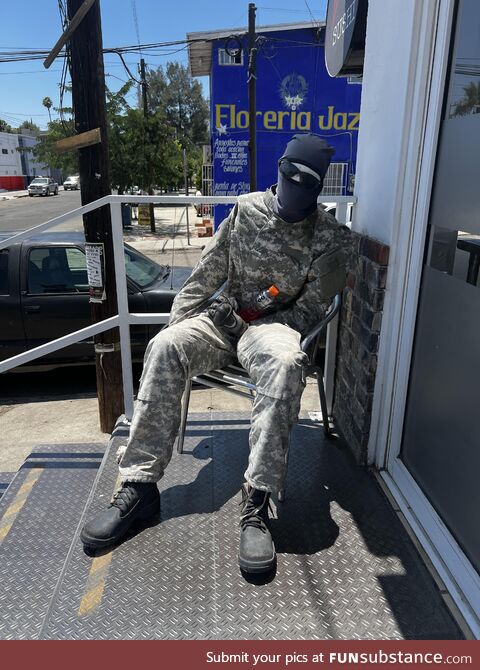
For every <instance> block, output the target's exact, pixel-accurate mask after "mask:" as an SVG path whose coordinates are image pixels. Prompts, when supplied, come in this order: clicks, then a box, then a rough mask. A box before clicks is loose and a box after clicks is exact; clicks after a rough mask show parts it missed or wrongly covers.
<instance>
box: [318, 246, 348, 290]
mask: <svg viewBox="0 0 480 670" xmlns="http://www.w3.org/2000/svg"><path fill="white" fill-rule="evenodd" d="M315 270H316V273H317V277H318V284H319V289H320V295H321V296H322V298H325V299H327V298H333V296H335V295H337V293H340V292H341V291H343V289H344V288H345V283H346V280H347V269H346V259H345V254H344V252H343V250H342V249H334V250H333V251H328V252H327V253H326V254H322V255H321V256H320V258H318V259H317V260H316V261H315Z"/></svg>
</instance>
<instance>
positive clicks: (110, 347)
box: [67, 0, 124, 433]
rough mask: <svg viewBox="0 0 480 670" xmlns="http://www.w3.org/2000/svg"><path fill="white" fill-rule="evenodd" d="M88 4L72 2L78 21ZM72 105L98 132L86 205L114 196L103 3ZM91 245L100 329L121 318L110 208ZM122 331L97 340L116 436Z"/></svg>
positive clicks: (87, 221)
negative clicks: (99, 288)
mask: <svg viewBox="0 0 480 670" xmlns="http://www.w3.org/2000/svg"><path fill="white" fill-rule="evenodd" d="M82 4H83V0H68V5H67V6H68V17H69V19H72V18H73V16H74V15H75V14H76V12H77V10H78V9H79V8H80V6H81V5H82ZM70 51H71V75H72V102H73V110H74V114H75V130H76V132H77V133H84V132H87V131H89V130H94V129H96V128H98V129H99V130H100V142H99V143H97V144H94V145H93V146H87V147H84V148H81V149H79V172H80V185H81V196H82V205H87V204H88V203H90V202H92V201H93V200H98V198H102V197H103V196H106V195H110V192H111V191H110V163H109V156H108V136H107V112H106V101H105V78H104V69H103V53H102V28H101V19H100V3H99V2H95V3H94V4H93V5H92V6H91V8H90V9H89V10H88V13H87V14H86V16H85V18H84V19H83V21H82V22H81V23H80V25H79V26H78V27H77V29H76V30H75V32H74V33H73V34H72V36H71V37H70ZM83 225H84V229H85V238H86V241H87V243H97V244H103V256H104V261H105V262H104V278H103V279H104V281H103V284H104V287H105V300H102V301H101V302H92V303H91V310H92V320H93V322H94V323H96V322H98V321H102V320H103V319H107V318H109V317H111V316H115V315H116V314H117V311H118V310H117V294H116V285H115V274H114V260H113V241H112V223H111V218H110V207H109V206H105V207H102V208H101V209H96V210H95V211H93V212H89V213H88V214H84V215H83ZM119 339H120V338H119V332H118V328H115V329H112V330H109V331H107V332H104V333H100V334H99V335H97V336H96V337H95V361H96V372H97V393H98V403H99V413H100V427H101V430H102V431H103V432H107V433H110V432H112V430H113V427H114V425H115V422H116V420H117V419H118V417H119V416H120V415H121V414H122V413H123V410H124V405H123V383H122V362H121V358H120V346H119Z"/></svg>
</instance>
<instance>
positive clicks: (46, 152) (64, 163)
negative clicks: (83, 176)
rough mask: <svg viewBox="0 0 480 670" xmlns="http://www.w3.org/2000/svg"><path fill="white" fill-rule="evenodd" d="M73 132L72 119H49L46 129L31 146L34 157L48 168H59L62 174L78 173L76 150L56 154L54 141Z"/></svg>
mask: <svg viewBox="0 0 480 670" xmlns="http://www.w3.org/2000/svg"><path fill="white" fill-rule="evenodd" d="M74 134H75V127H74V123H73V119H68V120H65V121H61V120H59V119H56V120H54V121H49V123H48V130H47V132H46V133H44V134H42V135H40V137H39V142H38V144H37V145H36V146H34V147H33V148H32V153H33V155H34V156H35V158H36V159H37V160H38V161H39V162H40V163H43V164H44V165H47V166H48V167H50V168H59V169H60V170H62V172H63V174H64V175H69V174H78V154H77V152H76V151H67V152H66V153H64V154H57V152H56V151H55V142H57V141H58V140H63V139H64V138H65V137H70V135H74Z"/></svg>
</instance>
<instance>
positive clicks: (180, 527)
mask: <svg viewBox="0 0 480 670" xmlns="http://www.w3.org/2000/svg"><path fill="white" fill-rule="evenodd" d="M248 427H249V420H248V415H246V414H244V415H242V414H239V413H234V414H233V413H232V414H229V413H219V412H215V414H214V415H213V416H211V415H207V414H194V415H191V416H190V417H189V423H188V427H187V435H186V442H185V453H184V454H182V455H177V454H176V455H175V456H174V457H173V459H172V463H171V464H170V467H169V468H168V470H167V473H166V475H165V477H164V478H163V479H162V481H161V482H160V483H159V487H160V489H161V493H162V514H161V522H160V523H159V524H157V525H155V526H151V527H149V528H146V529H145V530H143V531H142V532H141V533H139V534H137V535H135V536H132V537H130V538H128V539H127V540H126V541H124V542H123V543H122V544H121V545H119V546H118V547H116V548H115V549H114V550H113V551H109V552H104V553H103V554H98V555H97V556H93V557H92V556H88V555H87V554H85V552H84V551H83V547H82V545H81V542H80V540H79V539H78V530H79V526H80V525H81V523H82V519H83V518H85V516H90V515H91V514H95V512H96V511H97V510H100V509H101V508H103V507H104V506H105V504H106V502H107V501H108V500H109V498H110V496H111V494H112V492H113V490H114V487H115V482H116V479H117V469H116V464H115V458H114V451H115V448H116V444H115V442H116V441H118V438H116V439H115V440H113V441H112V443H111V445H110V447H109V450H108V453H107V455H106V457H105V459H104V462H103V465H102V467H101V469H100V471H99V473H98V478H97V481H96V484H95V495H94V496H93V497H91V498H90V499H89V500H87V499H88V491H89V487H90V486H91V484H92V478H93V477H92V476H95V470H90V471H87V470H79V471H77V472H75V473H74V471H73V470H67V469H64V470H56V471H54V470H49V471H48V474H55V475H56V476H57V477H59V479H58V480H57V483H56V484H55V485H53V483H50V485H49V483H48V482H47V479H46V474H47V472H46V471H45V472H44V473H42V475H41V478H40V479H39V480H38V484H36V485H35V487H34V493H33V494H32V496H33V495H34V498H35V500H36V502H35V501H34V500H33V499H32V500H30V499H28V500H27V502H26V503H25V507H24V509H23V510H22V511H21V513H20V514H22V515H25V522H24V523H22V524H20V526H21V528H20V529H19V533H20V535H18V537H16V535H15V533H14V532H13V531H14V530H15V525H16V524H17V523H19V522H20V521H21V518H20V517H19V518H18V519H17V521H16V522H15V524H14V525H13V527H12V530H11V531H10V532H11V535H10V534H9V535H8V536H7V538H6V540H5V542H6V541H7V540H9V541H10V542H11V543H12V544H13V543H14V542H16V543H17V552H19V550H18V545H19V543H20V542H22V543H25V546H24V547H23V553H22V552H19V553H21V556H20V558H22V557H23V560H24V564H22V565H21V566H20V567H18V568H17V569H16V572H15V576H14V577H12V576H10V577H8V575H9V574H10V572H9V571H12V569H13V563H14V561H15V550H14V549H13V550H11V549H10V550H8V551H7V549H9V548H8V547H7V546H6V545H5V542H4V544H2V545H0V578H1V581H2V587H1V592H0V594H2V595H0V637H3V638H11V637H36V638H37V637H38V638H47V639H65V638H68V639H404V638H405V639H457V638H461V637H462V635H461V633H460V631H459V629H458V628H457V626H456V624H455V622H454V620H453V619H452V617H451V615H450V613H449V611H448V610H447V609H446V607H445V605H444V602H443V600H442V598H441V596H440V594H439V592H438V590H437V587H436V585H435V583H434V581H433V580H432V578H431V576H430V575H429V573H428V572H427V570H426V568H425V566H424V565H423V563H422V561H421V559H420V557H419V556H418V554H417V552H416V550H415V548H414V546H413V544H412V543H411V541H410V539H409V537H408V535H407V534H406V532H405V530H404V529H403V527H402V525H401V524H400V522H399V521H398V519H397V517H396V516H395V514H394V512H393V511H392V509H391V508H390V506H389V505H388V503H387V501H386V499H385V498H384V496H383V494H382V492H381V490H380V489H379V487H378V485H377V484H376V482H375V479H374V478H373V476H372V475H371V474H370V473H369V472H368V471H366V470H364V469H360V468H358V467H357V466H356V465H355V464H354V463H353V461H352V459H351V458H350V456H349V454H348V453H346V451H345V450H344V449H342V448H341V447H340V446H337V445H338V444H339V443H338V442H331V441H330V442H324V441H323V432H322V429H321V428H318V426H315V425H313V424H312V423H311V422H309V421H307V420H305V421H303V422H302V423H301V424H299V425H297V426H296V427H295V429H294V434H293V437H292V447H291V456H290V464H289V473H288V483H287V499H286V501H285V502H284V503H282V504H279V505H278V506H277V518H275V519H274V520H273V521H272V532H273V534H274V537H275V541H276V546H277V551H278V566H277V571H276V574H275V575H271V576H269V577H268V578H257V579H249V580H246V579H245V577H244V576H242V574H241V573H240V571H239V569H238V565H237V543H238V514H239V508H238V503H239V500H240V497H239V487H240V484H241V481H242V479H243V472H244V470H245V466H246V461H247V457H248ZM82 446H83V445H82ZM37 460H38V459H37ZM26 470H27V468H25V469H24V470H23V471H22V473H24V472H25V471H26ZM87 472H89V474H90V478H89V481H88V482H87V478H88V477H87V476H86V475H87ZM72 474H75V477H72ZM77 477H78V478H79V481H78V482H77V480H76V478H77ZM42 478H44V479H42ZM60 480H62V481H60ZM74 480H75V490H74V491H73V490H72V484H73V482H74ZM42 481H43V482H44V485H42V486H40V485H39V484H40V483H41V482H42ZM19 485H21V482H19ZM77 485H78V486H77ZM14 486H17V484H16V482H14V484H13V485H12V486H11V487H10V488H9V489H8V490H7V493H6V494H5V496H4V498H3V499H2V501H1V503H0V523H1V513H2V511H4V510H5V509H7V508H8V505H9V504H10V505H11V501H12V500H13V498H14V494H15V490H14ZM19 488H20V486H17V489H19ZM40 494H41V495H42V496H44V499H45V500H46V503H45V504H46V506H47V507H48V509H47V510H46V512H45V516H44V518H41V519H40V520H39V519H38V518H36V517H35V516H33V514H32V516H31V517H29V516H28V513H27V512H28V510H27V506H28V505H29V503H30V504H31V505H32V506H34V508H35V509H37V516H38V505H39V499H38V496H39V495H40ZM7 498H8V500H7ZM86 501H87V510H86V512H85V513H84V512H83V508H84V505H85V502H86ZM47 503H48V504H47ZM54 510H55V511H56V517H55V513H54ZM29 518H30V521H29ZM59 520H61V523H59ZM72 537H73V541H72ZM39 538H41V540H42V541H41V542H39ZM4 545H5V546H4ZM4 556H5V557H4ZM27 556H28V564H29V568H28V570H27ZM32 566H33V567H32ZM22 571H23V572H22ZM29 573H32V574H31V575H29ZM21 574H23V577H20V575H21ZM4 575H7V578H8V579H10V582H9V584H8V585H5V581H4V580H5V577H4ZM25 578H26V579H27V580H28V584H27V585H26V588H22V580H23V579H25ZM12 580H13V581H12ZM12 585H13V587H14V591H13V592H12Z"/></svg>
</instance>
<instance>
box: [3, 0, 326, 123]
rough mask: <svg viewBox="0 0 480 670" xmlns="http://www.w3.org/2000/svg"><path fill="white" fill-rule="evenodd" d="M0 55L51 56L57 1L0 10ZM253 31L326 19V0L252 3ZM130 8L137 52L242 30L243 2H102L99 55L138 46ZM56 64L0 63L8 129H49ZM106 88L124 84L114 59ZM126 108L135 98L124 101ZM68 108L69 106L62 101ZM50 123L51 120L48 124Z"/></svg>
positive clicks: (178, 56) (179, 56)
mask: <svg viewBox="0 0 480 670" xmlns="http://www.w3.org/2000/svg"><path fill="white" fill-rule="evenodd" d="M2 5H3V6H2V12H1V20H0V52H4V51H5V50H7V49H12V48H15V49H50V48H51V47H52V46H53V45H54V44H55V42H56V41H57V39H58V37H59V36H60V34H61V32H62V28H61V23H60V13H59V9H58V0H22V2H21V3H19V4H16V3H13V2H4V3H2ZM256 5H257V25H271V24H277V23H290V22H298V21H308V20H312V18H313V19H315V20H322V19H324V18H325V14H326V5H327V0H259V1H258V2H257V3H256ZM134 7H135V8H136V15H137V20H138V34H139V38H140V43H141V44H146V43H149V42H163V41H170V40H181V39H185V35H186V33H187V32H195V31H200V30H218V29H222V28H239V27H243V26H246V25H247V14H248V1H246V0H241V1H240V2H238V1H236V2H233V1H230V2H228V1H227V2H218V0H217V1H215V0H173V1H172V2H168V3H167V2H165V0H101V10H102V29H103V44H104V46H105V47H115V46H126V45H132V44H137V43H138V39H137V31H136V28H135V22H134ZM168 51H169V53H166V54H161V53H159V52H158V51H156V52H155V55H153V54H152V53H150V52H148V51H146V52H145V53H144V58H145V61H146V63H147V65H148V66H150V67H157V66H158V65H163V64H165V63H166V62H167V61H169V60H178V61H181V62H183V63H185V64H186V63H187V53H186V51H185V49H183V50H180V51H178V52H177V53H172V52H173V51H174V48H172V49H169V50H168ZM138 60H139V57H137V55H135V54H127V56H126V62H127V64H128V66H129V67H130V69H131V70H132V72H133V73H134V74H135V73H136V68H137V64H138ZM61 64H62V63H61V61H60V60H56V61H55V62H54V63H53V65H52V66H51V67H50V70H48V71H47V70H45V68H44V67H43V64H42V61H23V62H17V63H0V118H2V119H5V120H6V121H7V122H8V123H10V124H11V125H13V126H18V125H20V124H21V122H22V120H29V119H30V118H32V120H33V121H34V122H35V123H37V124H38V125H39V126H40V127H41V128H46V125H47V122H48V113H47V110H46V109H45V108H44V107H43V106H42V100H43V98H44V97H45V96H49V97H50V98H51V99H52V101H53V105H54V106H58V104H59V82H60V75H61ZM105 72H106V74H107V75H108V77H107V85H108V86H109V88H111V89H112V90H116V89H117V88H119V87H120V86H121V85H122V83H123V82H124V81H126V80H127V79H128V75H127V73H126V72H125V69H124V68H123V66H122V65H121V63H120V60H119V58H118V57H115V56H112V55H107V56H106V57H105ZM130 102H131V104H132V105H134V104H135V102H136V92H135V91H134V89H132V92H131V93H130ZM65 103H68V99H66V100H65ZM54 116H56V114H55V113H52V117H54Z"/></svg>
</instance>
